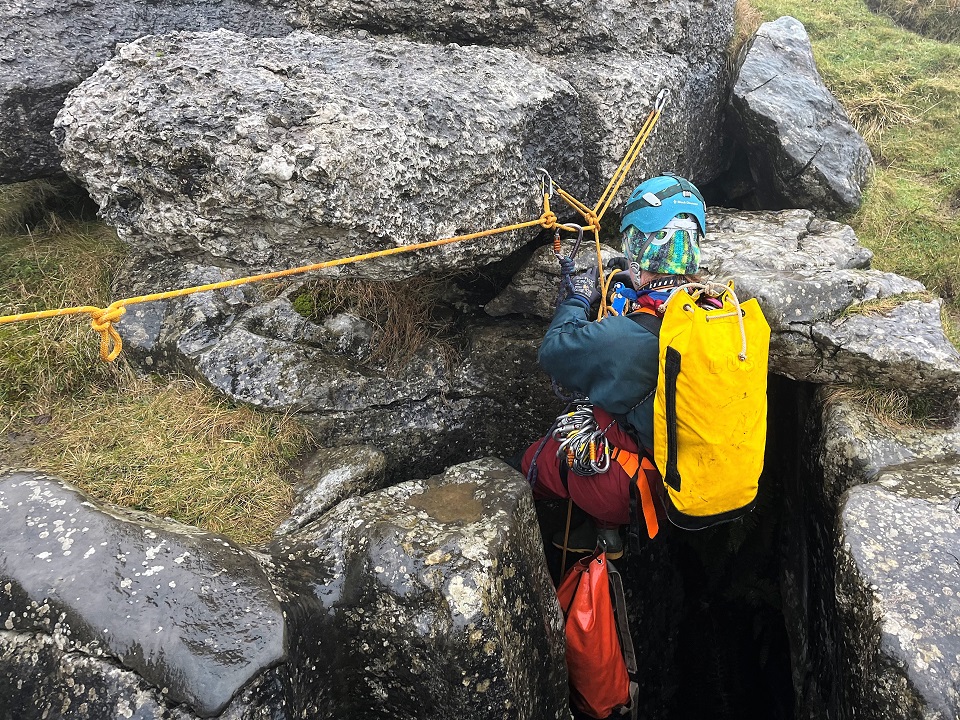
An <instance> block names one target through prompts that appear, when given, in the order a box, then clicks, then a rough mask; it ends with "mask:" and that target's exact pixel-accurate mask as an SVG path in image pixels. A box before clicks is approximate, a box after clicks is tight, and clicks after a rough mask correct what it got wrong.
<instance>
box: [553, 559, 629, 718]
mask: <svg viewBox="0 0 960 720" xmlns="http://www.w3.org/2000/svg"><path fill="white" fill-rule="evenodd" d="M557 598H558V599H559V601H560V607H561V608H563V616H564V619H565V621H566V637H567V672H568V674H569V677H570V695H571V699H572V700H573V703H574V705H576V706H577V707H578V708H579V709H580V710H582V711H583V712H584V713H586V714H587V715H589V716H590V717H594V718H606V717H608V716H609V715H610V713H611V712H612V711H613V710H614V708H617V707H618V706H623V705H627V704H628V703H629V702H630V678H629V676H628V675H627V666H626V663H625V662H624V660H623V652H622V651H621V649H620V640H619V638H618V637H617V621H616V618H615V617H614V614H613V604H612V602H611V600H610V581H609V578H608V575H607V557H606V555H605V554H604V553H603V552H602V551H598V552H595V553H594V554H593V555H591V556H590V557H587V558H584V559H583V560H580V561H579V562H577V563H576V564H575V565H574V566H573V567H571V568H570V570H569V571H568V572H567V574H566V575H565V576H564V578H563V581H562V582H561V583H560V588H559V589H558V590H557Z"/></svg>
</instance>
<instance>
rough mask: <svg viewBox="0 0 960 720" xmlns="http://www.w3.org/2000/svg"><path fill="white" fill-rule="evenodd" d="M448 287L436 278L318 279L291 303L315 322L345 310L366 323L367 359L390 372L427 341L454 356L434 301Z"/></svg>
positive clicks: (444, 353)
mask: <svg viewBox="0 0 960 720" xmlns="http://www.w3.org/2000/svg"><path fill="white" fill-rule="evenodd" d="M448 287H449V280H448V279H446V278H437V277H433V278H424V277H420V278H411V279H409V280H402V281H386V280H380V281H371V280H343V279H340V280H327V279H323V278H321V279H317V280H314V281H312V282H310V283H309V284H308V285H305V286H304V287H303V288H302V289H301V290H300V291H299V292H298V293H297V294H296V296H295V297H294V299H293V304H294V307H295V308H296V309H297V311H298V312H300V313H301V314H302V315H304V316H306V317H309V318H311V319H314V320H319V319H322V318H324V317H327V316H329V315H333V314H335V313H339V312H349V313H352V314H354V315H356V316H357V317H361V318H363V319H365V320H367V321H369V322H371V323H372V324H373V325H374V326H375V328H376V333H375V336H374V339H373V353H372V355H371V357H370V359H369V362H371V363H373V364H382V365H383V366H384V367H385V368H386V369H388V370H392V371H395V370H397V369H399V368H402V367H403V366H404V365H406V363H408V362H409V361H410V359H411V358H412V357H413V356H414V355H415V354H416V353H417V351H418V350H420V349H421V348H422V347H423V346H424V345H426V344H428V343H432V344H434V345H436V346H437V347H438V348H439V349H440V351H441V352H442V353H443V355H444V356H445V357H447V358H448V359H450V360H452V359H454V358H455V356H456V351H455V349H454V348H453V346H452V345H450V343H449V342H446V341H445V336H447V335H448V334H449V331H450V326H449V322H448V320H447V319H445V318H444V317H443V316H442V312H441V310H440V304H439V301H440V298H441V297H443V295H444V293H445V290H446V289H447V288H448Z"/></svg>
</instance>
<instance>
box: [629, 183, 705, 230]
mask: <svg viewBox="0 0 960 720" xmlns="http://www.w3.org/2000/svg"><path fill="white" fill-rule="evenodd" d="M705 209H706V204H705V203H704V200H703V195H701V194H700V191H699V190H697V188H696V186H695V185H694V184H693V183H692V182H690V181H689V180H687V179H685V178H682V177H679V176H677V175H673V174H670V173H666V174H664V175H659V176H657V177H655V178H651V179H650V180H647V181H646V182H644V183H641V184H640V185H638V186H637V187H636V189H634V191H633V192H632V193H631V194H630V197H629V198H628V199H627V204H626V206H625V207H624V209H623V215H622V217H623V219H622V220H621V222H620V232H623V231H624V230H626V229H627V228H628V227H630V226H631V225H632V226H633V227H635V228H637V229H638V230H640V231H641V232H644V233H649V232H655V231H657V230H661V229H663V228H664V227H665V226H666V225H667V223H669V222H670V221H671V220H672V219H673V218H674V217H676V216H677V215H679V214H680V213H687V214H689V215H692V216H693V217H694V218H695V219H696V221H697V225H698V226H699V229H700V234H701V235H703V234H704V233H705V232H706V213H705Z"/></svg>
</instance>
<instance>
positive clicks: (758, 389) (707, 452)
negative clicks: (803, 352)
mask: <svg viewBox="0 0 960 720" xmlns="http://www.w3.org/2000/svg"><path fill="white" fill-rule="evenodd" d="M703 293H706V294H708V295H710V296H712V297H715V298H717V299H718V300H719V301H720V302H722V307H719V308H704V307H701V306H700V305H698V304H697V300H698V299H700V297H701V295H702V294H703ZM665 308H666V310H665V312H664V313H663V322H662V323H661V325H660V370H659V379H658V383H657V391H656V395H655V397H654V407H653V438H654V461H655V463H656V465H657V469H658V470H659V471H660V474H661V475H662V476H663V484H664V489H665V491H666V493H665V494H666V498H667V502H666V503H665V505H666V510H667V516H668V517H669V518H670V520H671V521H672V522H673V523H674V524H675V525H678V526H680V527H683V528H686V529H691V530H696V529H700V528H704V527H707V526H709V525H712V524H714V523H717V522H722V521H724V520H732V519H735V518H737V517H739V516H740V515H742V514H744V513H745V512H747V511H749V510H750V509H752V507H753V504H754V502H755V500H756V497H757V483H758V480H759V478H760V472H761V470H763V453H764V448H765V445H766V433H767V357H768V354H769V345H770V326H769V325H768V324H767V321H766V319H765V318H764V317H763V313H762V312H761V310H760V305H759V304H758V303H757V301H756V299H750V300H748V301H747V302H744V303H742V304H741V303H740V302H739V301H738V300H737V297H736V295H735V294H734V292H733V288H732V286H725V285H718V284H709V285H703V284H700V283H690V284H688V285H683V286H681V287H679V288H677V289H676V290H674V291H673V292H672V294H671V295H670V297H669V299H668V300H667V302H666V303H665Z"/></svg>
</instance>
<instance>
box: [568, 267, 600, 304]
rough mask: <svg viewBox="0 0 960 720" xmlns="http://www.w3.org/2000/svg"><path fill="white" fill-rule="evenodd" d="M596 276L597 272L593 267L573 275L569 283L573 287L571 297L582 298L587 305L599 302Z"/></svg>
mask: <svg viewBox="0 0 960 720" xmlns="http://www.w3.org/2000/svg"><path fill="white" fill-rule="evenodd" d="M597 278H598V273H597V268H595V267H591V268H590V269H589V270H584V271H583V272H582V273H577V274H576V275H574V276H573V277H572V278H570V284H571V286H572V288H573V294H572V296H571V297H574V298H577V299H578V300H582V301H583V303H584V304H585V305H586V306H587V307H590V306H591V305H593V304H594V303H598V302H600V288H599V287H597Z"/></svg>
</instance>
